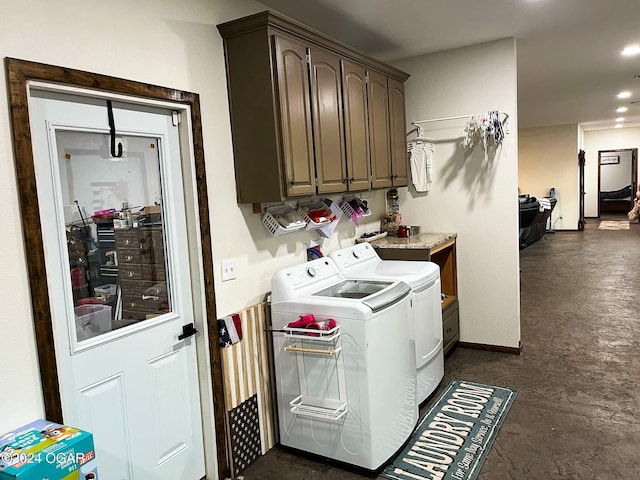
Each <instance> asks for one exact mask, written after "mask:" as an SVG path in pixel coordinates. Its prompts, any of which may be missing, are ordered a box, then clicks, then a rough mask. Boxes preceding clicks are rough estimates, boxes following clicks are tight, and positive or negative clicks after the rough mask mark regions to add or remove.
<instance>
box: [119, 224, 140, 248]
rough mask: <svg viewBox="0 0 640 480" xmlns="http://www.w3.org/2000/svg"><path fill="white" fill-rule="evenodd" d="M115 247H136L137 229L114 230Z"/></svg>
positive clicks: (138, 243) (137, 243) (137, 240)
mask: <svg viewBox="0 0 640 480" xmlns="http://www.w3.org/2000/svg"><path fill="white" fill-rule="evenodd" d="M115 238H116V247H117V248H118V249H120V248H138V247H139V246H140V239H139V237H138V230H137V229H135V230H116V231H115Z"/></svg>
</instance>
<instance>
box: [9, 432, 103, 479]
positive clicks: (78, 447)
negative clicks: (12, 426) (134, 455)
mask: <svg viewBox="0 0 640 480" xmlns="http://www.w3.org/2000/svg"><path fill="white" fill-rule="evenodd" d="M95 457H96V455H95V449H94V446H93V436H92V435H91V434H90V433H88V432H85V431H83V430H80V429H77V428H74V427H69V426H66V425H59V424H57V423H53V422H48V421H46V420H36V421H35V422H32V423H30V424H28V425H25V426H23V427H20V428H18V429H16V430H14V431H12V432H9V433H7V434H6V435H3V436H2V437H0V480H98V468H97V465H96V459H95Z"/></svg>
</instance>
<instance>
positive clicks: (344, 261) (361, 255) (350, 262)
mask: <svg viewBox="0 0 640 480" xmlns="http://www.w3.org/2000/svg"><path fill="white" fill-rule="evenodd" d="M329 256H330V257H331V259H332V260H334V261H335V262H336V263H337V264H338V266H339V267H340V268H341V269H342V271H343V272H344V271H347V270H348V269H350V268H354V267H360V266H362V265H365V264H368V263H378V262H380V261H381V260H380V257H378V254H377V253H376V251H375V249H374V248H373V247H372V246H371V245H370V244H369V243H366V242H364V243H359V244H357V245H354V246H353V247H349V248H344V249H342V250H338V251H337V252H333V253H331V254H330V255H329Z"/></svg>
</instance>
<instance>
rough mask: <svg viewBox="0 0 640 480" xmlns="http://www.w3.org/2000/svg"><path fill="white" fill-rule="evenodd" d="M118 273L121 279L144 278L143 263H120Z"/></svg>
mask: <svg viewBox="0 0 640 480" xmlns="http://www.w3.org/2000/svg"><path fill="white" fill-rule="evenodd" d="M118 273H119V274H120V279H121V280H144V278H143V276H142V265H140V264H139V263H138V264H131V265H126V264H125V265H118Z"/></svg>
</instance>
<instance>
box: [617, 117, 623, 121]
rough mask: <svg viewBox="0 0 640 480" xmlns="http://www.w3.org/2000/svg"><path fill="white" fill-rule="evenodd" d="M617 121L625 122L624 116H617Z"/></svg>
mask: <svg viewBox="0 0 640 480" xmlns="http://www.w3.org/2000/svg"><path fill="white" fill-rule="evenodd" d="M616 122H624V117H618V118H616Z"/></svg>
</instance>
